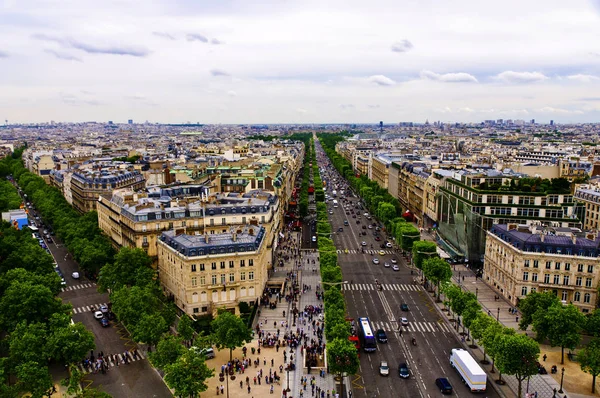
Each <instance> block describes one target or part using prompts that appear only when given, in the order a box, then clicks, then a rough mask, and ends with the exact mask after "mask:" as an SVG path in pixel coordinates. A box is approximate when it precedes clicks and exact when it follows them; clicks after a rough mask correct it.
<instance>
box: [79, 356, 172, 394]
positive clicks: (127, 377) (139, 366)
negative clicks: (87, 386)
mask: <svg viewBox="0 0 600 398" xmlns="http://www.w3.org/2000/svg"><path fill="white" fill-rule="evenodd" d="M105 354H106V352H105ZM84 381H91V382H92V385H91V386H92V387H96V388H98V389H99V390H101V391H104V392H106V393H108V394H110V395H111V396H113V397H152V398H170V397H173V394H172V393H171V392H170V391H169V389H168V388H167V386H166V385H165V383H164V382H163V381H162V379H161V377H160V376H159V374H158V372H156V370H154V369H152V367H151V366H150V364H149V363H148V360H147V359H143V360H138V361H134V362H129V363H127V364H126V365H125V364H123V365H120V366H115V367H112V368H110V369H109V370H108V372H106V374H102V373H100V372H98V373H95V374H94V373H90V374H87V375H86V376H85V377H84Z"/></svg>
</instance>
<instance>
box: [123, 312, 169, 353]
mask: <svg viewBox="0 0 600 398" xmlns="http://www.w3.org/2000/svg"><path fill="white" fill-rule="evenodd" d="M168 330H169V324H168V323H167V321H165V318H164V317H163V316H162V315H161V314H159V313H152V314H145V315H144V316H143V317H142V318H141V319H140V321H139V322H138V323H137V324H136V325H135V326H134V328H133V330H132V332H131V337H133V338H134V340H136V341H138V342H143V343H146V344H148V346H149V348H150V347H153V346H155V345H156V344H158V342H159V341H160V338H161V337H162V336H163V335H164V334H165V333H166V332H167V331H168Z"/></svg>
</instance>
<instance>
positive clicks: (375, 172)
mask: <svg viewBox="0 0 600 398" xmlns="http://www.w3.org/2000/svg"><path fill="white" fill-rule="evenodd" d="M391 164H392V159H390V158H389V157H388V156H385V155H376V156H373V157H372V158H371V167H370V169H369V178H370V179H371V180H373V181H375V182H376V183H377V184H379V186H380V187H381V188H384V189H388V186H389V177H390V165H391Z"/></svg>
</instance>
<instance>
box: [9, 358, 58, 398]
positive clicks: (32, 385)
mask: <svg viewBox="0 0 600 398" xmlns="http://www.w3.org/2000/svg"><path fill="white" fill-rule="evenodd" d="M16 373H17V378H18V380H19V388H20V390H21V391H22V392H24V393H27V392H28V393H31V397H32V398H42V397H44V396H45V395H47V394H48V391H49V390H50V389H52V377H51V376H50V371H49V370H48V367H47V366H46V365H45V364H40V363H38V362H34V361H27V362H24V363H22V364H20V365H17V367H16Z"/></svg>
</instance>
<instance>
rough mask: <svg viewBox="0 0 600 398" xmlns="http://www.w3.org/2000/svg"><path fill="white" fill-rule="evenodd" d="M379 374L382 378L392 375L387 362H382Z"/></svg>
mask: <svg viewBox="0 0 600 398" xmlns="http://www.w3.org/2000/svg"><path fill="white" fill-rule="evenodd" d="M379 374H380V375H382V376H388V375H389V374H390V367H389V366H388V363H387V361H381V362H380V363H379Z"/></svg>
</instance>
